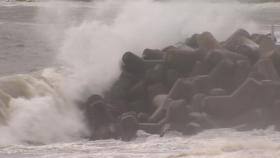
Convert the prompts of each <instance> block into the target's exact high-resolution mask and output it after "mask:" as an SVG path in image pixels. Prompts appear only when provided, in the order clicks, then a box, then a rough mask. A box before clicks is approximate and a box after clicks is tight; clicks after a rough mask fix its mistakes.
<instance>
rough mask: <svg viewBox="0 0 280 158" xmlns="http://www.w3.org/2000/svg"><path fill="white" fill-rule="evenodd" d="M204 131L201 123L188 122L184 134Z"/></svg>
mask: <svg viewBox="0 0 280 158" xmlns="http://www.w3.org/2000/svg"><path fill="white" fill-rule="evenodd" d="M201 131H202V127H201V126H200V124H198V123H196V122H191V123H188V124H187V125H186V126H185V129H184V131H183V134H184V135H194V134H197V133H199V132H201Z"/></svg>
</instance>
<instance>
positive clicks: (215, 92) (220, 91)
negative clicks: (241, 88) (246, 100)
mask: <svg viewBox="0 0 280 158" xmlns="http://www.w3.org/2000/svg"><path fill="white" fill-rule="evenodd" d="M209 94H210V95H211V96H225V95H227V92H226V91H225V90H224V89H222V88H213V89H211V91H210V93H209Z"/></svg>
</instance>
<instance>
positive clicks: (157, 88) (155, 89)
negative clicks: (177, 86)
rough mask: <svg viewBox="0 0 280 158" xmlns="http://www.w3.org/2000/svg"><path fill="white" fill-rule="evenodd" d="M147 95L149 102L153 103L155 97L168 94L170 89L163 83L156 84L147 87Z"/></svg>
mask: <svg viewBox="0 0 280 158" xmlns="http://www.w3.org/2000/svg"><path fill="white" fill-rule="evenodd" d="M147 93H148V96H149V100H150V101H153V99H154V98H155V96H158V95H162V94H167V93H168V89H167V88H166V87H165V86H164V85H163V84H162V83H156V84H153V85H149V86H148V87H147Z"/></svg>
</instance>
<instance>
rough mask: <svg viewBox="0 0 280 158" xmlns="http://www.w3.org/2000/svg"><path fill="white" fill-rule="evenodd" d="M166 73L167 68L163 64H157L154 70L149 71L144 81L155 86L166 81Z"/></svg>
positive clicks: (153, 67)
mask: <svg viewBox="0 0 280 158" xmlns="http://www.w3.org/2000/svg"><path fill="white" fill-rule="evenodd" d="M165 73H166V69H165V66H164V65H163V64H156V65H154V66H152V68H149V69H147V71H146V74H145V78H144V81H145V83H146V84H154V83H158V82H163V81H164V78H165V77H164V76H165Z"/></svg>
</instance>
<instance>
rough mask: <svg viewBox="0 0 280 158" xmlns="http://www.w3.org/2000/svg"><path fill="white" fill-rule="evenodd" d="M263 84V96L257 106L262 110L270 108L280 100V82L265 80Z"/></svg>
mask: <svg viewBox="0 0 280 158" xmlns="http://www.w3.org/2000/svg"><path fill="white" fill-rule="evenodd" d="M261 84H262V89H261V92H262V96H261V98H259V100H258V102H257V104H256V105H257V106H258V107H260V108H268V107H269V106H271V105H272V104H273V102H274V101H275V100H278V99H280V82H277V81H271V80H263V81H261Z"/></svg>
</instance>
